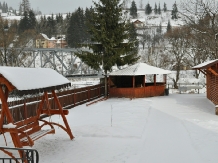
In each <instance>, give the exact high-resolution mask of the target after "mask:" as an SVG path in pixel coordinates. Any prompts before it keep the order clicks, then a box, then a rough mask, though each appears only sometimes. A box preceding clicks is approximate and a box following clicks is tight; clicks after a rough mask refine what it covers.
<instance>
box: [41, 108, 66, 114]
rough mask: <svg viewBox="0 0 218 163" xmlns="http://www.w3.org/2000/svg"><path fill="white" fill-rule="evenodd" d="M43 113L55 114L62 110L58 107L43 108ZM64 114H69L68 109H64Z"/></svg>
mask: <svg viewBox="0 0 218 163" xmlns="http://www.w3.org/2000/svg"><path fill="white" fill-rule="evenodd" d="M41 114H48V115H49V114H51V115H54V114H59V115H60V110H58V109H51V110H44V109H43V110H41ZM63 114H64V115H68V114H69V111H68V110H63Z"/></svg>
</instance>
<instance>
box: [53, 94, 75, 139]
mask: <svg viewBox="0 0 218 163" xmlns="http://www.w3.org/2000/svg"><path fill="white" fill-rule="evenodd" d="M52 95H53V97H54V100H55V102H56V104H57V106H58V108H59V111H60V114H61V117H62V119H63V121H64V124H65V126H66V129H67V133H68V135H69V136H70V139H73V138H74V136H73V134H72V132H71V129H70V126H69V124H68V122H67V119H66V117H65V115H64V113H63V108H62V106H61V103H60V101H59V100H58V97H57V95H56V93H55V91H54V90H53V91H52Z"/></svg>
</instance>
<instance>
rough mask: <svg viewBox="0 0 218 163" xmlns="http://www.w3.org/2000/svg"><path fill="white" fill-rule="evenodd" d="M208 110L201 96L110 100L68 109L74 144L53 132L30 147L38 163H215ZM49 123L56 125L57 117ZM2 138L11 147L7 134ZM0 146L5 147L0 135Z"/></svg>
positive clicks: (215, 135) (215, 120) (214, 129)
mask: <svg viewBox="0 0 218 163" xmlns="http://www.w3.org/2000/svg"><path fill="white" fill-rule="evenodd" d="M214 111H215V107H214V105H213V104H212V103H211V102H210V101H209V100H208V99H206V95H205V94H204V93H201V94H177V93H174V94H170V95H169V96H161V97H152V98H140V99H133V100H130V99H128V98H111V99H108V100H106V101H102V102H98V103H95V104H92V105H90V106H88V107H87V106H86V105H85V104H84V105H80V106H77V107H75V108H72V109H71V110H70V114H69V115H68V116H67V119H68V122H69V124H70V127H71V129H72V132H73V134H74V136H75V139H74V140H70V139H69V137H68V135H67V134H66V133H65V132H63V131H62V130H61V129H60V128H57V129H56V134H54V135H47V136H44V137H43V138H41V139H39V140H38V141H36V142H35V145H34V147H33V148H35V149H37V150H38V151H39V154H40V163H50V162H52V163H71V162H75V163H88V162H89V163H124V162H125V163H217V160H218V155H217V153H218V148H217V147H218V117H217V116H216V115H215V114H214ZM51 120H52V121H55V122H58V123H61V122H62V119H61V118H60V117H59V116H57V117H55V116H54V117H52V118H51ZM6 138H7V142H8V146H13V145H12V143H11V140H10V137H9V135H6ZM0 146H5V142H4V139H3V136H0ZM0 157H4V154H3V153H0Z"/></svg>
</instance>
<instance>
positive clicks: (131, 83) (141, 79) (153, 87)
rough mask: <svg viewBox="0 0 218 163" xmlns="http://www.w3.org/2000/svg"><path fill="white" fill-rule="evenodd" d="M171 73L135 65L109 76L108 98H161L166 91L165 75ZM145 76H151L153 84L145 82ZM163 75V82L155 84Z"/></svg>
mask: <svg viewBox="0 0 218 163" xmlns="http://www.w3.org/2000/svg"><path fill="white" fill-rule="evenodd" d="M169 73H171V71H168V70H164V69H161V68H157V67H154V66H150V65H148V64H146V63H136V64H134V65H132V66H129V67H127V68H124V69H121V70H118V71H116V72H112V73H110V74H109V97H128V98H140V97H152V96H163V95H164V93H165V91H166V80H167V77H166V75H167V74H169ZM146 75H153V82H146ZM157 75H163V82H156V81H157V80H156V77H157Z"/></svg>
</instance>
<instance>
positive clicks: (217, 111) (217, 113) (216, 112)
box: [215, 105, 218, 115]
mask: <svg viewBox="0 0 218 163" xmlns="http://www.w3.org/2000/svg"><path fill="white" fill-rule="evenodd" d="M215 114H216V115H218V105H216V106H215Z"/></svg>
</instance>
